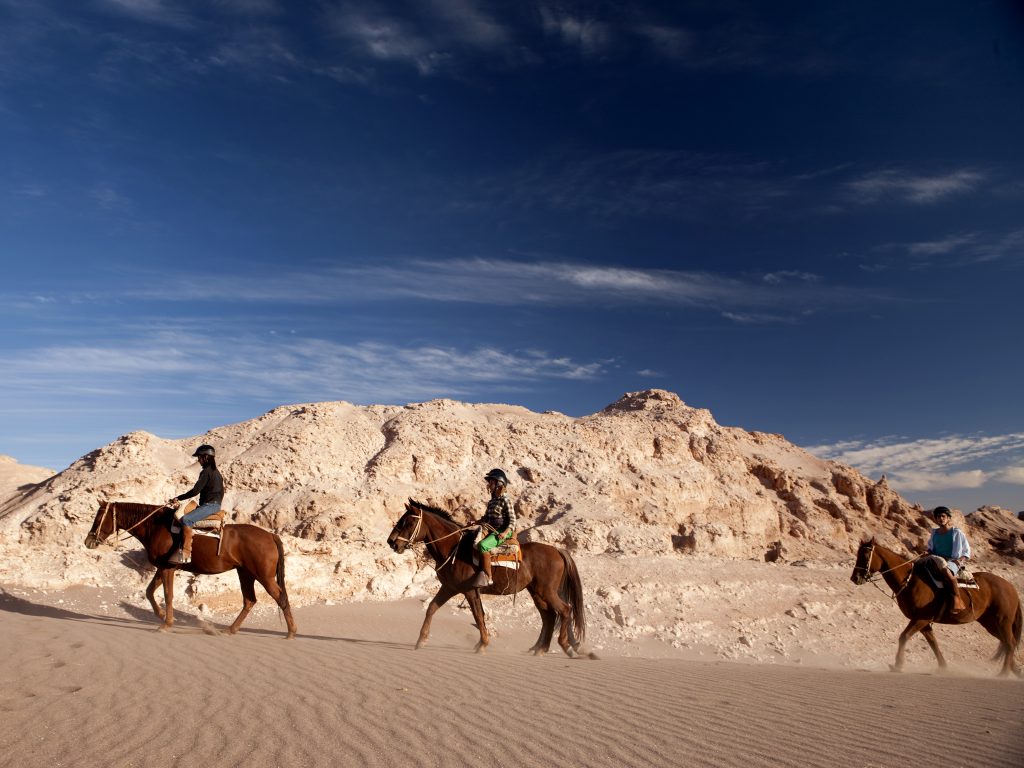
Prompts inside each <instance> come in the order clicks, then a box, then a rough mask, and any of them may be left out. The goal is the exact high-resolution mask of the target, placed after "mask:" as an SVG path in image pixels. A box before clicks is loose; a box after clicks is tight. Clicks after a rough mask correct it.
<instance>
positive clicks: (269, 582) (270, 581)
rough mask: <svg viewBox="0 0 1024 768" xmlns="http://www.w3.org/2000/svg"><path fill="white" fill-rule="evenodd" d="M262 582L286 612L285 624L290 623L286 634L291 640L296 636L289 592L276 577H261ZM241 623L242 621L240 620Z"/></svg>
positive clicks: (283, 611) (254, 600) (287, 638)
mask: <svg viewBox="0 0 1024 768" xmlns="http://www.w3.org/2000/svg"><path fill="white" fill-rule="evenodd" d="M259 582H260V584H262V585H263V588H264V589H265V590H267V594H268V595H270V596H271V597H272V598H274V602H275V603H277V607H278V608H280V609H281V612H282V613H283V614H284V621H285V624H287V625H288V634H287V636H285V640H291V639H292V638H293V637H295V619H294V618H293V617H292V607H291V605H290V604H289V602H288V593H287V592H285V590H284V589H283V588H282V587H281V586H280V585H279V584H278V583H277V579H276V577H274V578H263V577H260V578H259ZM252 601H253V602H254V603H255V602H256V596H255V594H254V595H253V600H252ZM238 623H239V624H241V623H242V622H241V621H239V622H238Z"/></svg>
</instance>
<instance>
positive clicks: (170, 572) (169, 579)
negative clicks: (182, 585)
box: [159, 568, 175, 632]
mask: <svg viewBox="0 0 1024 768" xmlns="http://www.w3.org/2000/svg"><path fill="white" fill-rule="evenodd" d="M174 570H175V569H174V568H164V569H163V570H162V571H159V574H160V576H161V578H162V580H163V583H164V605H166V606H167V610H166V612H165V613H164V623H163V624H161V625H160V631H161V632H167V631H168V630H170V628H171V627H172V626H174Z"/></svg>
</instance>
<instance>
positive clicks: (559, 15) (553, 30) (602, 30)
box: [540, 5, 612, 56]
mask: <svg viewBox="0 0 1024 768" xmlns="http://www.w3.org/2000/svg"><path fill="white" fill-rule="evenodd" d="M540 17H541V25H542V27H543V29H544V31H545V33H547V34H549V35H553V36H555V37H557V38H558V39H560V40H561V41H562V42H563V43H565V44H566V45H569V46H570V47H573V48H576V49H578V50H579V51H580V52H581V53H582V54H583V55H584V56H598V55H600V54H601V53H603V52H604V51H605V50H607V48H608V47H609V45H610V44H611V42H612V28H611V27H610V26H609V25H608V24H606V23H605V22H603V21H600V20H598V19H596V18H593V17H589V18H588V17H583V16H580V15H576V14H571V13H568V12H567V11H565V10H564V9H561V8H552V7H549V6H547V5H541V7H540Z"/></svg>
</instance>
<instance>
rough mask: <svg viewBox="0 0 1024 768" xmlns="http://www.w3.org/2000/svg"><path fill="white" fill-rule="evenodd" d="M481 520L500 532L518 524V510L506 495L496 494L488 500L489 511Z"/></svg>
mask: <svg viewBox="0 0 1024 768" xmlns="http://www.w3.org/2000/svg"><path fill="white" fill-rule="evenodd" d="M480 522H481V523H483V524H484V525H488V526H490V527H491V528H493V529H494V530H495V531H497V532H498V533H502V532H504V531H505V530H511V529H513V528H515V526H516V512H515V510H514V509H513V508H512V505H511V504H509V502H508V499H507V498H505V497H504V496H495V497H494V498H493V499H491V500H490V501H488V502H487V511H486V512H484V516H483V517H481V518H480Z"/></svg>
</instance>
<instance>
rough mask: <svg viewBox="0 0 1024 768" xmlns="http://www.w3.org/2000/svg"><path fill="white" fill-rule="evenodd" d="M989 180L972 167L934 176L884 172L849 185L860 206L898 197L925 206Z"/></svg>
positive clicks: (969, 190) (967, 190)
mask: <svg viewBox="0 0 1024 768" xmlns="http://www.w3.org/2000/svg"><path fill="white" fill-rule="evenodd" d="M987 179H988V176H987V174H985V173H983V172H981V171H978V170H975V169H972V168H961V169H958V170H955V171H951V172H949V173H946V174H942V175H934V176H923V175H918V174H913V173H909V172H907V171H900V170H883V171H877V172H874V173H870V174H867V175H865V176H862V177H860V178H858V179H854V180H853V181H850V182H848V183H847V189H848V191H849V192H850V194H851V195H852V196H853V198H854V199H855V200H856V201H857V202H860V203H875V202H878V201H879V200H883V199H887V198H897V199H902V200H906V201H909V202H912V203H918V204H922V205H925V204H929V203H937V202H940V201H942V200H945V199H946V198H949V197H952V196H954V195H959V194H964V193H967V192H972V191H974V190H975V189H977V188H978V187H979V186H980V185H981V184H982V183H983V182H985V181H986V180H987Z"/></svg>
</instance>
